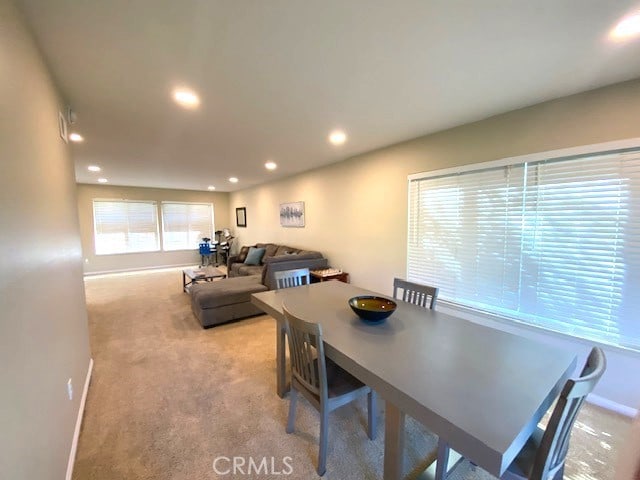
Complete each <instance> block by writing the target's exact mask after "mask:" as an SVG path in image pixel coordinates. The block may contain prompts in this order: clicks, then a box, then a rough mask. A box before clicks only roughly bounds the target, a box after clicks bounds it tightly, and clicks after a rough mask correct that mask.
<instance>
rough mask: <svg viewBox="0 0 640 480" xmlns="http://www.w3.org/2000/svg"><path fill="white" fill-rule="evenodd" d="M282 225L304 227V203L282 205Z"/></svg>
mask: <svg viewBox="0 0 640 480" xmlns="http://www.w3.org/2000/svg"><path fill="white" fill-rule="evenodd" d="M280 225H281V226H283V227H304V202H292V203H282V204H280Z"/></svg>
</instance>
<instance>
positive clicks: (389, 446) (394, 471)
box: [384, 401, 404, 480]
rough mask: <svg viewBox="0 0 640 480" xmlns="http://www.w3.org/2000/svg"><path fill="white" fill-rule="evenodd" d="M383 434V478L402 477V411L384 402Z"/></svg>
mask: <svg viewBox="0 0 640 480" xmlns="http://www.w3.org/2000/svg"><path fill="white" fill-rule="evenodd" d="M384 425H385V434H384V479H385V480H400V479H401V478H402V468H403V457H404V412H401V411H400V410H399V409H398V407H396V406H395V405H393V404H392V403H391V402H389V401H387V402H386V409H385V419H384Z"/></svg>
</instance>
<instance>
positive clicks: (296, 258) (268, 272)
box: [262, 254, 329, 290]
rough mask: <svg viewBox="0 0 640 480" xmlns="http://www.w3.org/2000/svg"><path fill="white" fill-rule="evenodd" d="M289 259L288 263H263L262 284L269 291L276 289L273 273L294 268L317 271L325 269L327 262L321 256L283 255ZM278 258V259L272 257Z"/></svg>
mask: <svg viewBox="0 0 640 480" xmlns="http://www.w3.org/2000/svg"><path fill="white" fill-rule="evenodd" d="M284 256H285V257H287V258H289V261H282V260H281V261H275V262H274V261H267V262H266V263H265V267H264V270H263V271H262V283H263V284H264V285H266V286H267V288H268V289H269V290H273V289H275V288H276V282H275V278H274V274H275V272H281V271H283V270H294V269H296V268H308V269H309V270H317V269H321V268H327V267H328V266H329V261H328V260H327V259H326V258H324V257H323V256H322V255H321V254H320V256H318V255H284ZM272 258H278V257H272Z"/></svg>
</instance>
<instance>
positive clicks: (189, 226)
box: [162, 202, 214, 250]
mask: <svg viewBox="0 0 640 480" xmlns="http://www.w3.org/2000/svg"><path fill="white" fill-rule="evenodd" d="M162 231H163V235H162V241H163V248H164V250H185V249H194V248H198V243H199V242H200V241H201V240H202V238H203V237H207V238H213V231H214V230H213V206H212V205H211V204H210V203H179V202H162Z"/></svg>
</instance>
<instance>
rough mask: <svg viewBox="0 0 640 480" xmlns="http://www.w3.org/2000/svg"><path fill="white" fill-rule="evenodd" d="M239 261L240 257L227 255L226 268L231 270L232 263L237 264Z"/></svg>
mask: <svg viewBox="0 0 640 480" xmlns="http://www.w3.org/2000/svg"><path fill="white" fill-rule="evenodd" d="M239 261H240V255H238V254H236V255H229V256H228V257H227V268H228V269H230V268H231V264H232V263H237V262H239Z"/></svg>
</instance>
